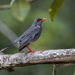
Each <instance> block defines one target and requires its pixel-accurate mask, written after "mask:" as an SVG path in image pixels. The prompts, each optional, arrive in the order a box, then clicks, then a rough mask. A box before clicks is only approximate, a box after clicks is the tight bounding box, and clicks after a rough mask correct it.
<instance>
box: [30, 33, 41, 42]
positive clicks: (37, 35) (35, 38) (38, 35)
mask: <svg viewBox="0 0 75 75" xmlns="http://www.w3.org/2000/svg"><path fill="white" fill-rule="evenodd" d="M40 35H41V32H39V33H38V34H36V35H35V37H34V38H33V39H32V40H31V41H30V42H29V43H32V42H34V41H36V40H37V39H38V38H39V37H40Z"/></svg>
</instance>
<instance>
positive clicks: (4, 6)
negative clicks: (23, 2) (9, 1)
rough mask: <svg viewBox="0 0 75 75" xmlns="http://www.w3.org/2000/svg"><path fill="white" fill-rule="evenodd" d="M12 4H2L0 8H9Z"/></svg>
mask: <svg viewBox="0 0 75 75" xmlns="http://www.w3.org/2000/svg"><path fill="white" fill-rule="evenodd" d="M9 8H10V5H0V9H9Z"/></svg>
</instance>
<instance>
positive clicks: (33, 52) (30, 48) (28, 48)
mask: <svg viewBox="0 0 75 75" xmlns="http://www.w3.org/2000/svg"><path fill="white" fill-rule="evenodd" d="M26 47H27V48H28V49H29V50H30V51H28V53H29V52H32V53H34V52H36V51H33V50H32V49H31V48H30V47H29V46H28V45H26ZM32 53H31V54H30V55H32Z"/></svg>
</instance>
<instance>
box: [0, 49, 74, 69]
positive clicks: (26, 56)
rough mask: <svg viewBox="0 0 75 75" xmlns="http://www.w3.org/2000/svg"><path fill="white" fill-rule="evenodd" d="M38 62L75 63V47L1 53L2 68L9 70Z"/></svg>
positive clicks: (0, 66)
mask: <svg viewBox="0 0 75 75" xmlns="http://www.w3.org/2000/svg"><path fill="white" fill-rule="evenodd" d="M36 64H55V65H56V64H57V65H59V64H61V65H64V64H69V65H72V64H75V49H59V50H45V51H37V52H35V53H33V54H32V55H30V53H16V54H12V55H10V54H9V55H7V54H6V55H0V69H7V70H8V69H11V68H13V67H21V66H29V65H36Z"/></svg>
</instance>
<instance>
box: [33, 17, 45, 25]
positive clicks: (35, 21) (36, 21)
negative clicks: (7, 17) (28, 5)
mask: <svg viewBox="0 0 75 75" xmlns="http://www.w3.org/2000/svg"><path fill="white" fill-rule="evenodd" d="M44 20H46V18H43V19H41V18H36V19H35V20H34V22H33V25H41V23H42V22H43V21H44Z"/></svg>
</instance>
